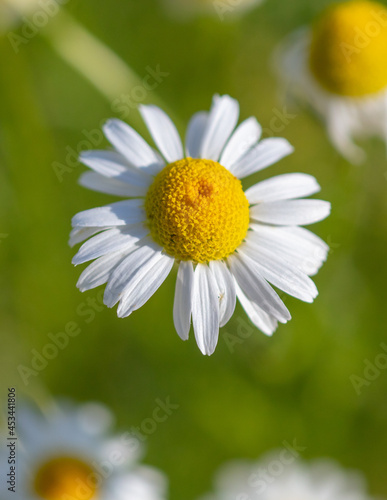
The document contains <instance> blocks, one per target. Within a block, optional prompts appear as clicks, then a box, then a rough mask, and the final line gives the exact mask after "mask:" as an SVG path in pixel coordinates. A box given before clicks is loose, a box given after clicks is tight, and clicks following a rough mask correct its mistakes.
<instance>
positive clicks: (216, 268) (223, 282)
mask: <svg viewBox="0 0 387 500" xmlns="http://www.w3.org/2000/svg"><path fill="white" fill-rule="evenodd" d="M210 269H211V271H212V273H213V275H214V277H215V281H216V284H217V287H218V299H219V324H220V326H224V325H225V324H226V323H227V322H228V321H229V319H230V318H231V316H232V315H233V314H234V310H235V304H236V291H235V284H234V279H233V277H232V275H231V273H230V271H229V270H228V268H227V266H226V264H225V263H224V262H221V261H219V260H213V261H211V262H210Z"/></svg>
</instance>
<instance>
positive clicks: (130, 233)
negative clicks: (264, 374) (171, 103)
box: [70, 96, 330, 355]
mask: <svg viewBox="0 0 387 500" xmlns="http://www.w3.org/2000/svg"><path fill="white" fill-rule="evenodd" d="M141 114H142V116H143V118H144V120H145V123H146V124H147V126H148V128H149V131H150V133H151V135H152V137H153V140H154V142H155V144H156V145H157V147H158V149H159V151H160V154H159V152H157V151H155V150H154V149H153V148H151V147H150V146H149V145H148V144H147V143H146V142H145V141H144V139H142V138H141V137H140V136H139V135H138V134H137V133H136V132H135V131H134V130H133V129H132V128H130V127H129V126H128V125H126V124H125V123H123V122H121V121H120V120H116V119H112V120H109V121H108V122H107V124H106V125H105V127H104V132H105V135H106V137H107V138H108V140H109V141H110V142H111V144H112V145H113V147H114V151H86V152H83V153H82V154H81V156H80V160H81V161H82V162H83V163H84V164H85V165H87V166H89V167H90V168H91V169H92V170H94V171H93V172H86V173H85V174H83V175H82V177H81V179H80V183H81V184H82V185H83V186H85V187H88V188H90V189H94V190H96V191H101V192H104V193H109V194H115V195H118V196H124V197H128V198H130V199H127V200H125V201H119V202H117V203H112V204H109V205H106V206H104V207H101V208H95V209H91V210H86V211H85V212H81V213H79V214H77V215H76V216H75V217H74V218H73V221H72V224H73V227H74V229H73V231H72V233H71V237H70V244H71V245H74V244H76V243H79V242H81V241H83V240H86V239H87V238H90V237H92V238H90V239H89V240H88V241H87V242H86V243H84V244H83V245H82V247H81V248H80V250H79V251H78V253H77V254H76V255H75V257H74V259H73V263H74V264H75V265H78V264H82V263H84V262H87V261H89V260H92V259H96V260H95V261H94V262H93V263H92V264H91V265H90V266H89V267H88V268H86V269H85V271H84V272H83V273H82V274H81V276H80V278H79V281H78V284H77V286H78V288H79V289H80V290H81V291H85V290H89V289H91V288H94V287H97V286H99V285H102V284H104V283H107V286H106V288H105V294H104V303H105V304H106V305H107V306H108V307H113V306H114V305H115V304H117V303H119V305H118V310H117V314H118V316H119V317H120V318H123V317H126V316H129V315H130V314H131V313H132V312H133V311H135V310H137V309H138V308H140V307H141V306H142V305H143V304H145V302H146V301H147V300H148V299H149V298H150V297H151V296H152V295H153V294H154V293H155V291H156V290H157V289H158V288H159V287H160V285H161V284H162V283H163V281H164V280H165V279H166V277H167V276H168V274H169V273H170V271H171V269H172V267H173V264H174V263H175V262H176V263H177V264H178V273H177V283H176V293H175V302H174V308H173V316H174V322H175V327H176V330H177V332H178V334H179V335H180V337H181V338H182V339H183V340H186V339H188V333H189V330H190V323H191V317H192V323H193V327H194V331H195V337H196V341H197V344H198V346H199V348H200V350H201V351H202V353H203V354H207V355H210V354H212V353H213V352H214V350H215V347H216V344H217V341H218V335H219V327H220V326H223V325H225V324H226V323H227V322H228V320H229V319H230V318H231V316H232V314H233V312H234V308H235V302H236V298H238V299H239V301H240V302H241V304H242V306H243V307H244V309H245V310H246V312H247V314H248V315H249V317H250V319H251V321H252V322H253V323H254V324H255V325H256V326H257V327H258V328H260V329H261V330H262V331H263V332H264V333H266V334H267V335H270V334H272V333H273V332H274V330H275V329H276V327H277V323H278V321H279V322H281V323H286V322H287V321H288V320H289V319H290V314H289V311H288V310H287V308H286V307H285V305H284V304H283V302H282V301H281V299H280V298H279V296H278V295H277V293H276V292H275V291H274V290H273V289H272V288H271V286H270V285H269V283H268V282H270V283H272V284H273V285H274V286H276V287H278V288H279V289H280V290H283V291H284V292H286V293H288V294H290V295H293V296H294V297H297V298H299V299H300V300H303V301H305V302H312V301H313V299H314V298H315V297H316V296H317V289H316V286H315V285H314V283H313V281H312V280H311V279H310V277H309V275H312V274H315V273H316V272H317V271H318V269H319V268H320V266H321V265H322V263H323V262H324V260H325V259H326V256H327V250H328V247H327V245H326V244H325V243H324V242H323V241H322V240H321V239H320V238H318V237H317V236H315V235H314V234H312V233H310V232H309V231H308V230H306V229H304V228H301V227H298V226H299V225H307V224H312V223H314V222H317V221H320V220H322V219H324V218H325V217H326V216H327V215H328V214H329V211H330V204H329V203H327V202H325V201H320V200H304V199H300V198H302V197H304V196H309V195H311V194H314V193H316V192H317V191H319V189H320V187H319V185H318V184H317V182H316V180H315V179H314V177H312V176H310V175H307V174H285V175H279V176H277V177H273V178H271V179H267V180H264V181H262V182H260V183H258V184H256V185H254V186H253V187H251V188H249V189H248V190H247V191H246V192H243V189H242V184H241V181H240V180H239V179H241V178H243V177H247V176H248V175H251V174H253V173H255V172H258V171H260V170H262V169H264V168H265V167H268V166H269V165H271V164H273V163H275V162H276V161H278V160H280V159H281V158H283V157H284V156H287V155H289V154H290V153H291V152H292V151H293V148H292V146H291V145H290V144H289V143H288V142H287V141H286V140H285V139H280V138H270V139H265V140H262V141H259V139H260V135H261V127H260V125H259V124H258V122H257V121H256V119H255V118H248V119H247V120H245V121H244V122H243V123H241V124H240V125H239V126H238V127H237V128H236V129H235V127H236V125H237V122H238V116H239V105H238V103H237V101H235V100H234V99H231V98H230V97H229V96H223V97H219V96H215V97H214V100H213V105H212V108H211V110H210V112H209V113H207V112H204V111H201V112H199V113H196V114H195V115H194V116H193V118H192V119H191V121H190V123H189V126H188V130H187V136H186V148H185V150H184V149H183V145H182V143H181V140H180V137H179V135H178V132H177V130H176V128H175V126H174V125H173V123H172V122H171V120H170V119H169V117H168V116H167V115H166V114H165V113H164V112H163V111H162V110H161V109H159V108H157V107H156V106H142V107H141ZM234 129H235V130H234Z"/></svg>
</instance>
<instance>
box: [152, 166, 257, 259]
mask: <svg viewBox="0 0 387 500" xmlns="http://www.w3.org/2000/svg"><path fill="white" fill-rule="evenodd" d="M145 210H146V213H147V218H148V224H149V227H150V230H151V234H152V237H153V238H154V240H155V241H156V242H157V243H159V244H160V245H161V246H162V247H163V248H164V250H165V251H166V252H167V253H168V254H169V255H171V256H172V257H175V258H176V259H177V260H191V261H193V262H199V263H206V262H209V261H211V260H220V259H225V258H226V257H228V256H229V255H230V254H232V253H233V252H234V251H235V249H236V248H237V247H238V246H239V245H240V244H241V242H242V241H243V239H244V238H245V236H246V233H247V230H248V227H249V220H250V219H249V202H248V201H247V198H246V196H245V194H244V192H243V189H242V184H241V182H240V180H238V179H237V178H236V177H234V176H233V175H232V174H231V173H230V172H229V171H228V170H227V169H226V168H224V167H223V166H222V165H220V164H219V163H217V162H215V161H212V160H202V159H193V158H185V159H183V160H179V161H176V162H174V163H171V164H169V165H167V166H166V167H165V168H164V169H163V170H162V171H161V172H160V173H159V174H158V175H157V176H156V178H155V180H154V182H153V184H152V185H151V187H150V188H149V191H148V193H147V196H146V200H145Z"/></svg>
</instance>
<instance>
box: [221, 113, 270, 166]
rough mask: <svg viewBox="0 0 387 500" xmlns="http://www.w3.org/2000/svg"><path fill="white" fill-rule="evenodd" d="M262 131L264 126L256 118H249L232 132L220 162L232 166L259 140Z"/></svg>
mask: <svg viewBox="0 0 387 500" xmlns="http://www.w3.org/2000/svg"><path fill="white" fill-rule="evenodd" d="M261 133H262V127H261V125H260V124H259V123H258V122H257V120H256V118H254V117H250V118H247V120H245V121H244V122H242V123H241V124H240V125H239V126H238V128H237V129H236V130H235V132H234V133H233V134H232V136H231V138H230V140H229V141H228V143H227V145H226V147H225V148H224V151H223V153H222V156H221V158H220V162H219V163H220V164H221V165H223V166H224V167H226V168H230V167H231V166H232V165H234V163H236V162H237V161H238V160H239V159H240V158H241V157H242V156H243V155H244V154H245V153H246V152H247V151H248V150H249V149H250V148H252V147H253V146H254V144H256V143H257V142H258V141H259V138H260V137H261Z"/></svg>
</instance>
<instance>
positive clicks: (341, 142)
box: [326, 99, 366, 165]
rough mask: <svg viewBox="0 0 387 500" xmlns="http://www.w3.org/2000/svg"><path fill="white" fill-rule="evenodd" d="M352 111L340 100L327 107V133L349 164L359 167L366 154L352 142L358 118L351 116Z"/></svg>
mask: <svg viewBox="0 0 387 500" xmlns="http://www.w3.org/2000/svg"><path fill="white" fill-rule="evenodd" d="M353 114H354V113H353V109H352V107H351V106H348V104H347V102H346V101H345V100H344V101H343V100H342V99H335V100H333V101H332V102H331V103H330V104H329V105H328V109H327V112H326V115H327V131H328V135H329V138H330V140H331V141H332V143H333V145H334V146H335V148H336V149H337V150H338V151H339V152H340V153H341V154H342V155H343V156H344V158H347V159H348V160H349V161H350V162H351V163H353V164H355V165H359V164H361V163H363V162H364V161H365V159H366V154H365V152H364V150H363V149H362V148H360V147H359V146H358V145H357V144H356V143H355V141H354V139H353V136H354V135H355V134H354V128H356V123H357V121H358V118H357V117H356V116H353Z"/></svg>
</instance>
